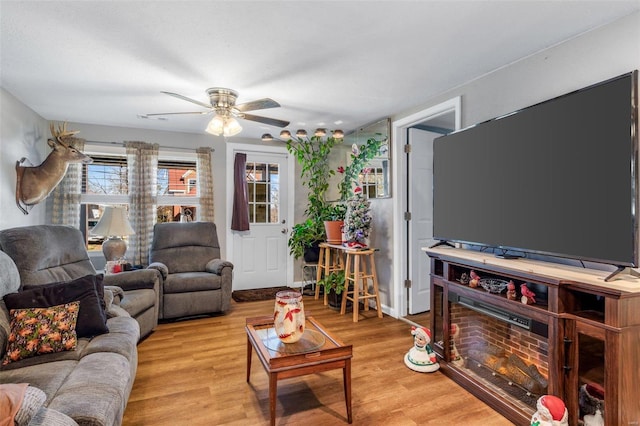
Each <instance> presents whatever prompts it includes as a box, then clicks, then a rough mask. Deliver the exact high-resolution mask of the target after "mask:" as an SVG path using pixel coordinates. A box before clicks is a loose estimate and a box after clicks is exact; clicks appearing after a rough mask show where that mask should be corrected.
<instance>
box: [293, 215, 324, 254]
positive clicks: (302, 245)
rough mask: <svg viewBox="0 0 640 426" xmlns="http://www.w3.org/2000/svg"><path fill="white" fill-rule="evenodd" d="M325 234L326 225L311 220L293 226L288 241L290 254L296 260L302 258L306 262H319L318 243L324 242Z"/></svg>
mask: <svg viewBox="0 0 640 426" xmlns="http://www.w3.org/2000/svg"><path fill="white" fill-rule="evenodd" d="M324 232H325V231H324V225H323V224H322V223H320V222H316V221H313V220H311V219H307V220H305V221H304V222H302V223H297V224H295V225H293V227H292V228H291V233H290V234H289V241H287V245H288V246H289V254H291V255H292V256H293V257H294V258H295V259H299V258H301V257H302V258H303V259H304V261H305V262H310V263H313V262H317V261H318V255H319V251H320V249H319V247H318V243H319V242H320V241H323V240H324Z"/></svg>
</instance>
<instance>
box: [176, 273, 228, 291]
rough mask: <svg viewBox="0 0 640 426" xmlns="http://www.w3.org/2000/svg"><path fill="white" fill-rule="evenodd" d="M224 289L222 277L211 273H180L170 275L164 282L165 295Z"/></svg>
mask: <svg viewBox="0 0 640 426" xmlns="http://www.w3.org/2000/svg"><path fill="white" fill-rule="evenodd" d="M221 287H222V278H221V277H220V275H216V274H212V273H209V272H180V273H178V274H169V276H168V277H167V279H166V280H165V281H164V287H163V290H164V294H171V293H192V292H194V291H207V290H219V289H220V288H221Z"/></svg>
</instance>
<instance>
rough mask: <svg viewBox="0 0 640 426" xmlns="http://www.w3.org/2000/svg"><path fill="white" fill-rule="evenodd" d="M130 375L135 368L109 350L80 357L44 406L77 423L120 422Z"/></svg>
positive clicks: (113, 423)
mask: <svg viewBox="0 0 640 426" xmlns="http://www.w3.org/2000/svg"><path fill="white" fill-rule="evenodd" d="M136 362H137V359H136ZM134 377H135V371H133V372H132V368H131V364H130V363H129V362H128V361H127V359H126V358H125V357H123V356H122V355H119V354H115V353H111V352H109V353H96V354H91V355H87V356H84V357H82V359H81V360H80V361H79V362H78V363H77V364H76V366H75V368H74V369H73V371H71V372H70V374H69V375H68V376H67V377H66V379H65V381H64V383H62V385H61V386H60V388H59V389H58V390H57V392H56V395H55V398H53V399H52V400H51V401H50V402H49V403H48V405H47V407H48V408H50V409H53V410H57V411H60V412H61V413H64V414H66V415H67V416H69V417H71V418H72V419H74V420H75V421H76V422H78V424H80V425H85V424H92V425H98V424H100V425H117V424H120V422H121V421H122V420H121V419H122V416H123V415H124V410H125V407H126V405H127V398H128V396H129V392H130V391H131V387H132V386H133V380H134Z"/></svg>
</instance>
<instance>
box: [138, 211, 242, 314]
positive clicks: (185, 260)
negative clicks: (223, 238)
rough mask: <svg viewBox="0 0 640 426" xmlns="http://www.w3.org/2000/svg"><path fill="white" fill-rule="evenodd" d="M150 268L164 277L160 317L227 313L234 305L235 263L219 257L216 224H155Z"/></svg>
mask: <svg viewBox="0 0 640 426" xmlns="http://www.w3.org/2000/svg"><path fill="white" fill-rule="evenodd" d="M149 268H152V269H157V270H159V271H160V272H161V273H162V277H163V286H162V291H161V300H160V319H172V318H180V317H186V316H193V315H201V314H210V313H216V312H225V311H226V310H228V309H229V306H230V305H231V284H232V275H233V264H231V263H230V262H228V261H225V260H222V259H220V244H219V242H218V233H217V231H216V225H215V224H214V223H211V222H182V223H181V222H168V223H158V224H156V225H155V227H154V229H153V242H152V244H151V251H150V253H149Z"/></svg>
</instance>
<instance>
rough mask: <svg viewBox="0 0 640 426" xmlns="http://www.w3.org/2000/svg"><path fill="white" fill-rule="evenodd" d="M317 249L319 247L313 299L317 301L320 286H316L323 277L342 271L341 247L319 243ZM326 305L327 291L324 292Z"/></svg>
mask: <svg viewBox="0 0 640 426" xmlns="http://www.w3.org/2000/svg"><path fill="white" fill-rule="evenodd" d="M318 247H320V253H319V254H318V268H317V269H318V270H317V272H316V273H317V275H316V294H315V297H314V299H318V298H319V297H320V286H319V285H318V283H319V282H320V280H321V279H322V277H323V276H327V275H329V274H330V273H332V272H336V271H342V270H344V260H343V255H342V246H339V245H334V244H329V243H320V244H319V245H318ZM328 303H329V301H328V294H327V291H325V292H324V304H325V305H327V304H328Z"/></svg>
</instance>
